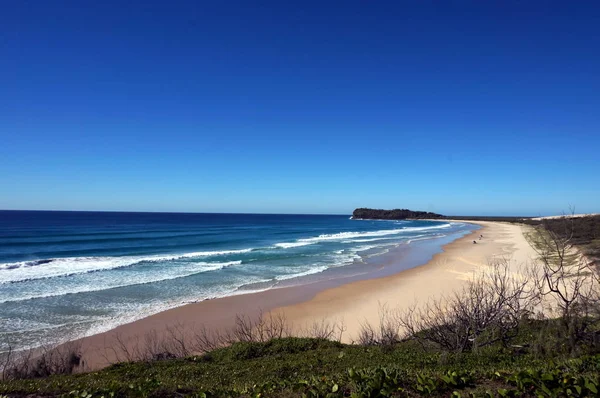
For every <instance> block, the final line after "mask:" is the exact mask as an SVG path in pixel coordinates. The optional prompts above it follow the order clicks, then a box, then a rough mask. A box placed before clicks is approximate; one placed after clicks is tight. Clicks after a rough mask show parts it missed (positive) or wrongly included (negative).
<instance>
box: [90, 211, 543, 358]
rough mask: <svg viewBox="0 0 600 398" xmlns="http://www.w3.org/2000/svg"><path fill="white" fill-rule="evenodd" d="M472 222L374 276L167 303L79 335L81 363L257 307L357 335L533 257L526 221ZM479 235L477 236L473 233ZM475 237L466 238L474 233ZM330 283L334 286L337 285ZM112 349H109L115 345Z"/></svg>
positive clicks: (215, 324) (227, 320)
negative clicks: (431, 249) (492, 266)
mask: <svg viewBox="0 0 600 398" xmlns="http://www.w3.org/2000/svg"><path fill="white" fill-rule="evenodd" d="M473 223H474V224H478V225H480V226H481V229H478V230H476V231H474V232H472V233H470V234H468V235H466V236H464V237H462V238H459V239H457V240H455V241H453V242H452V243H450V244H448V245H446V246H444V248H443V252H441V253H439V254H436V255H435V256H434V257H433V258H432V259H431V261H429V262H427V263H426V264H424V265H420V266H418V267H415V268H412V269H409V270H405V271H402V272H399V273H396V274H394V275H391V276H386V277H382V278H377V279H366V280H354V281H350V282H349V283H345V284H341V283H339V281H338V283H337V284H334V285H333V286H334V287H331V286H332V284H331V283H329V284H327V283H314V284H311V285H304V286H295V287H286V288H280V289H271V290H267V291H264V292H259V293H250V294H242V295H237V296H231V297H225V298H219V299H214V300H207V301H202V302H198V303H191V304H187V305H184V306H181V307H178V308H174V309H171V310H167V311H164V312H161V313H159V314H156V315H152V316H150V317H147V318H143V319H140V320H138V321H135V322H132V323H129V324H126V325H122V326H119V327H117V328H115V329H113V330H110V331H108V332H105V333H100V334H97V335H93V336H90V337H86V338H83V339H81V343H82V349H83V359H84V361H85V362H84V363H85V370H91V369H98V368H101V367H103V366H106V365H108V364H109V363H111V362H116V361H117V359H121V360H122V359H124V356H123V355H121V356H120V358H117V356H116V354H115V351H119V349H118V347H119V346H121V345H122V344H123V345H125V346H127V347H128V349H129V350H135V349H136V348H135V347H137V346H143V345H144V341H145V338H146V337H145V336H148V335H149V333H156V335H159V336H160V335H162V334H164V333H168V330H169V329H171V330H174V329H173V328H176V329H177V331H178V332H177V333H178V334H179V335H180V336H181V337H183V338H184V339H192V338H193V337H192V335H193V334H194V331H197V330H198V329H199V328H200V327H202V326H205V327H206V328H208V329H219V330H225V329H229V328H231V327H233V326H234V324H235V316H236V315H237V314H244V315H246V316H248V317H257V316H258V315H259V313H260V311H261V310H262V311H265V312H266V311H272V312H274V313H279V314H284V315H285V317H286V319H287V322H288V323H289V324H290V325H292V327H293V329H294V330H296V331H299V330H302V329H306V328H307V327H310V325H312V324H315V323H321V322H323V321H325V322H330V323H332V322H338V323H340V322H342V321H343V323H344V325H345V328H346V330H345V332H344V334H343V336H342V337H343V339H342V340H343V341H345V342H351V341H354V340H355V339H356V338H357V337H358V333H359V331H360V329H361V325H362V324H363V323H364V322H369V323H371V324H372V325H375V326H376V325H377V324H378V323H379V309H380V307H381V306H382V305H387V306H388V307H389V308H394V309H396V308H398V309H402V308H407V307H409V306H411V305H412V304H414V303H424V302H426V301H427V300H428V299H429V298H431V297H435V296H439V295H441V294H448V293H452V292H453V291H455V290H457V289H459V288H460V287H461V286H463V285H464V283H465V282H466V281H467V280H468V279H469V278H470V277H471V276H472V275H473V272H474V271H476V270H478V269H480V268H481V267H485V266H486V265H488V264H489V263H490V262H491V261H494V260H495V259H501V258H504V259H507V260H508V261H510V264H511V270H513V272H518V271H519V266H521V265H524V264H526V263H528V262H530V261H532V259H533V258H534V257H535V252H534V251H533V249H532V248H531V247H530V246H529V244H528V243H527V241H526V239H525V237H524V235H523V230H524V229H525V228H529V227H526V226H520V225H514V224H508V223H500V222H483V221H482V222H480V221H478V222H473ZM480 235H483V238H482V239H481V240H480V239H479V236H480ZM474 240H475V241H476V242H477V244H473V241H474ZM336 285H337V286H336ZM115 349H116V350H115Z"/></svg>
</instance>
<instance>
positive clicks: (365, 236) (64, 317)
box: [0, 211, 471, 352]
mask: <svg viewBox="0 0 600 398" xmlns="http://www.w3.org/2000/svg"><path fill="white" fill-rule="evenodd" d="M470 228H471V227H470V226H469V225H466V224H462V223H452V222H447V221H376V220H352V219H350V217H349V216H348V215H272V214H270V215H265V214H198V213H191V214H185V213H116V212H58V211H57V212H46V211H0V352H1V351H3V350H6V349H7V347H8V345H9V344H10V345H11V346H12V347H13V348H16V349H20V348H26V347H33V346H37V345H39V344H41V343H48V342H52V341H58V340H60V339H65V338H73V337H76V336H77V337H78V336H82V335H85V334H91V333H97V332H102V331H105V330H108V329H110V328H113V327H115V326H117V325H119V324H123V323H126V322H131V321H133V320H135V319H139V318H141V317H144V316H148V315H151V314H153V313H157V312H159V311H162V310H165V309H168V308H172V307H176V306H179V305H182V304H185V303H188V302H191V301H199V300H204V299H207V298H217V297H223V296H228V295H233V294H239V293H247V292H249V291H252V290H256V289H258V288H257V287H259V289H260V290H264V289H268V288H273V287H278V286H280V285H281V284H282V283H283V281H286V282H285V283H287V284H289V283H290V281H298V283H302V281H303V280H310V281H315V280H318V277H319V275H320V274H321V273H323V271H325V270H330V269H332V268H334V267H335V268H338V267H345V266H349V265H352V266H353V269H356V266H357V265H360V264H361V263H366V262H367V261H368V259H369V258H373V257H374V256H377V255H379V254H383V253H386V252H387V251H388V250H390V249H391V248H394V247H397V246H400V245H411V244H412V243H413V242H418V241H421V240H436V239H437V240H439V242H440V245H441V244H442V242H446V241H447V240H448V237H449V236H453V235H456V236H457V237H458V236H460V235H462V234H464V233H466V231H468V230H469V229H470ZM340 269H342V270H343V268H340ZM323 274H325V273H323ZM338 274H339V273H338ZM341 274H343V273H341ZM308 275H310V276H311V278H310V279H306V278H305V279H303V277H306V276H308Z"/></svg>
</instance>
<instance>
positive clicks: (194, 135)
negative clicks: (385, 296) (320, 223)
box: [0, 1, 600, 215]
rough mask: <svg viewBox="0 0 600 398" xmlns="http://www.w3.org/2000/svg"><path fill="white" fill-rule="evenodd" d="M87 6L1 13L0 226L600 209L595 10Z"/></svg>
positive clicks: (424, 4)
mask: <svg viewBox="0 0 600 398" xmlns="http://www.w3.org/2000/svg"><path fill="white" fill-rule="evenodd" d="M83 3H84V2H79V1H70V2H66V1H44V2H41V1H40V2H35V1H5V2H4V3H3V4H2V13H0V208H3V209H57V210H58V209H64V210H131V211H193V212H196V211H197V212H203V211H206V212H269V213H278V212H283V213H342V214H348V213H350V212H351V211H352V210H353V209H354V208H355V207H360V206H367V207H378V208H397V207H407V208H411V209H418V210H430V211H436V212H440V213H444V214H454V215H456V214H481V215H510V214H514V215H539V214H540V215H546V214H556V213H560V212H561V211H563V210H566V211H568V208H569V206H570V205H571V206H575V210H576V211H577V212H600V200H599V196H600V184H599V182H600V181H599V180H600V178H599V175H600V157H599V156H598V154H599V152H600V72H599V71H600V3H598V2H594V1H581V2H564V1H561V2H558V1H556V2H553V1H526V2H522V1H520V2H517V1H473V2H468V1H461V2H429V1H394V2H366V1H361V2H354V1H344V2H322V1H321V2H308V1H302V2H295V4H291V3H292V2H282V1H273V2H250V1H248V2H236V1H229V2H218V1H217V2H200V1H189V2H185V1H170V2H166V1H162V2H155V1H140V2H134V1H130V2H116V1H103V2H88V3H89V4H88V5H85V6H84V5H83ZM92 3H98V4H92Z"/></svg>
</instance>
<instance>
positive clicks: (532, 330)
mask: <svg viewBox="0 0 600 398" xmlns="http://www.w3.org/2000/svg"><path fill="white" fill-rule="evenodd" d="M553 323H555V321H524V324H523V325H522V327H521V329H520V334H519V336H517V338H516V339H515V341H514V343H515V344H513V345H512V346H510V347H503V346H500V345H498V346H490V347H486V348H485V349H482V350H480V351H478V352H463V353H449V352H445V351H442V350H439V349H436V348H434V347H433V346H432V347H427V348H423V347H422V346H421V345H419V344H417V343H416V342H415V341H413V340H407V341H402V342H398V343H394V344H390V345H377V346H359V345H345V344H341V343H339V342H334V341H328V340H323V339H309V338H293V337H290V338H281V339H273V340H270V341H267V342H264V343H259V342H253V343H248V342H240V343H236V344H233V345H232V346H230V347H227V348H222V349H217V350H214V351H211V352H209V353H206V354H204V355H202V356H190V357H187V358H181V359H170V360H163V361H148V362H135V363H119V364H116V365H113V366H111V367H109V368H106V369H104V370H102V371H99V372H94V373H86V374H76V375H55V376H51V377H47V378H38V379H24V380H11V381H6V382H4V383H0V394H8V396H10V397H13V396H15V397H16V396H31V395H35V396H72V397H101V396H104V397H113V396H114V397H130V396H131V397H152V396H156V397H159V396H193V397H204V396H207V397H209V396H252V397H258V396H283V397H287V396H306V397H342V396H356V397H378V396H428V395H434V396H439V395H445V396H465V397H466V396H516V395H526V396H557V395H563V396H577V397H579V396H597V395H598V388H600V384H599V383H600V380H598V374H599V373H600V355H598V354H597V353H594V351H593V350H588V352H587V353H585V354H582V355H579V356H578V357H576V358H572V357H571V356H569V355H565V354H563V353H560V351H559V350H555V349H554V345H555V344H560V341H558V340H547V339H540V338H539V336H540V334H544V333H545V331H547V330H548V329H551V328H553V327H554V325H553ZM526 342H529V343H526ZM559 353H560V354H559Z"/></svg>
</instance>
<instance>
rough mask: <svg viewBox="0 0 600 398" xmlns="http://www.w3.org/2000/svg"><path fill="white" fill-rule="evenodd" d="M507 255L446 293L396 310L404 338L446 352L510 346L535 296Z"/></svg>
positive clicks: (526, 279)
mask: <svg viewBox="0 0 600 398" xmlns="http://www.w3.org/2000/svg"><path fill="white" fill-rule="evenodd" d="M509 267H510V263H509V261H508V260H501V261H496V262H494V263H492V264H491V265H490V266H489V268H488V269H486V270H483V271H482V272H481V273H479V274H475V275H474V277H473V279H472V280H470V281H469V282H468V283H467V284H466V286H465V287H464V288H463V289H462V290H460V291H458V292H456V293H454V294H453V295H451V296H449V297H441V298H437V299H432V300H430V301H429V302H428V303H426V305H425V306H423V307H417V306H416V305H414V306H412V307H409V308H408V310H406V311H404V312H401V313H399V314H397V316H396V322H397V324H398V325H399V326H400V327H401V328H402V329H404V331H405V333H406V337H407V338H412V339H416V340H417V341H420V342H421V343H422V344H423V346H426V345H427V344H433V345H435V346H436V347H439V348H442V349H444V350H448V351H454V352H463V351H472V350H477V349H481V348H483V347H486V346H490V345H492V344H495V343H501V344H503V345H504V346H508V344H509V342H510V341H511V340H512V339H514V338H515V337H516V336H517V334H518V331H519V327H520V325H521V321H522V319H523V318H524V317H525V316H526V315H527V314H528V313H529V312H530V308H531V307H532V305H533V302H534V300H535V297H534V295H533V294H532V289H531V282H530V280H529V279H528V278H522V277H516V276H515V275H514V274H512V273H511V271H510V268H509Z"/></svg>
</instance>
